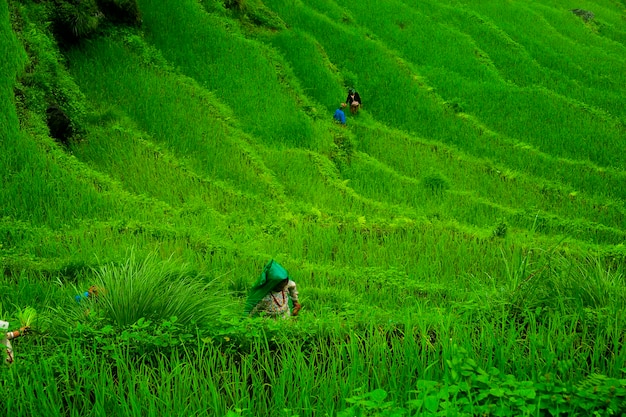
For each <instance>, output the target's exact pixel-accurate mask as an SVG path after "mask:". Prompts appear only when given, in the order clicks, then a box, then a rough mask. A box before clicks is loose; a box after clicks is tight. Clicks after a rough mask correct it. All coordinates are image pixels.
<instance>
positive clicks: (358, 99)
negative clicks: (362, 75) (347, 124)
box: [346, 91, 363, 106]
mask: <svg viewBox="0 0 626 417" xmlns="http://www.w3.org/2000/svg"><path fill="white" fill-rule="evenodd" d="M353 101H356V102H357V103H359V104H363V102H362V101H361V96H360V95H359V93H357V92H356V91H355V92H354V94H350V93H348V97H347V98H346V103H347V104H348V106H351V105H352V102H353Z"/></svg>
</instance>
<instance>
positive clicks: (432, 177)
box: [422, 172, 450, 193]
mask: <svg viewBox="0 0 626 417" xmlns="http://www.w3.org/2000/svg"><path fill="white" fill-rule="evenodd" d="M422 186H423V187H424V188H426V189H428V190H430V191H432V192H434V193H439V192H443V191H445V190H447V189H449V188H450V182H449V181H448V179H447V178H446V177H444V176H443V175H442V174H440V173H438V172H433V173H430V174H428V175H426V176H424V177H423V178H422Z"/></svg>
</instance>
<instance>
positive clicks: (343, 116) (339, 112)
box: [333, 103, 346, 125]
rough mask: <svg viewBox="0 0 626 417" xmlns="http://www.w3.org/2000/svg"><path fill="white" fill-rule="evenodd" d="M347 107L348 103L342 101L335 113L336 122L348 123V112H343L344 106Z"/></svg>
mask: <svg viewBox="0 0 626 417" xmlns="http://www.w3.org/2000/svg"><path fill="white" fill-rule="evenodd" d="M344 107H346V103H341V104H340V105H339V108H338V109H337V110H335V114H334V115H333V119H335V121H336V122H338V123H341V124H342V125H345V124H346V114H345V113H344V112H343V110H342V109H343V108H344Z"/></svg>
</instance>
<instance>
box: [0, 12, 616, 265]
mask: <svg viewBox="0 0 626 417" xmlns="http://www.w3.org/2000/svg"><path fill="white" fill-rule="evenodd" d="M37 7H40V6H36V5H35V4H30V5H28V3H27V4H26V5H24V6H17V5H14V6H12V9H13V10H12V12H13V13H14V15H15V16H14V20H13V25H14V30H17V31H18V32H17V33H18V35H19V36H20V38H21V40H22V43H23V44H24V46H25V47H26V49H27V50H29V51H30V52H29V54H30V61H29V62H28V64H26V65H27V66H26V68H25V69H22V70H20V69H19V68H20V65H19V64H18V65H13V66H12V67H11V68H7V70H6V71H3V73H5V74H9V77H7V79H6V80H5V84H4V85H5V87H3V91H4V93H3V94H5V99H4V103H5V104H4V106H5V108H6V109H7V112H6V113H5V112H3V114H9V115H10V114H15V110H14V109H15V107H14V106H15V105H14V104H11V103H12V102H14V101H13V100H11V99H10V97H9V96H8V95H9V94H10V91H11V83H12V81H11V80H18V81H19V83H20V84H19V85H20V86H22V87H23V88H21V87H20V88H21V89H17V90H14V91H19V92H20V95H19V96H17V97H18V99H19V100H18V101H17V104H18V107H17V108H18V113H19V114H20V117H21V119H22V125H21V126H22V127H21V128H20V127H19V126H18V125H17V120H16V119H15V118H13V119H11V120H9V121H7V124H6V125H7V128H6V129H3V130H5V131H6V132H8V135H7V139H9V142H8V143H7V145H9V147H8V148H6V149H7V151H8V152H5V155H11V156H12V157H13V158H15V159H17V158H28V160H29V162H28V163H26V164H25V163H24V162H21V163H19V165H20V166H22V167H24V166H28V168H19V169H17V170H16V169H15V168H11V166H12V165H11V162H6V163H5V164H4V165H5V167H8V168H7V169H6V170H5V172H11V173H12V174H11V175H10V176H9V177H8V178H7V177H6V176H5V183H6V184H7V186H5V187H4V190H5V191H6V194H5V198H4V199H3V204H2V207H3V209H2V210H3V213H2V216H3V218H4V223H5V225H7V226H6V228H8V229H12V228H13V227H12V226H10V225H11V224H13V222H18V224H21V225H22V227H24V228H26V229H28V230H31V229H32V231H33V232H32V233H30V234H28V233H27V234H26V235H25V236H22V237H19V236H17V237H10V240H11V245H10V246H11V247H10V248H9V247H7V245H6V244H5V246H4V247H3V251H4V252H5V254H4V256H8V255H10V256H9V260H10V259H16V258H19V257H21V256H26V257H28V256H30V257H32V258H33V259H39V258H42V259H44V258H45V259H50V258H52V259H53V260H55V262H57V265H62V264H64V263H66V262H69V260H68V259H69V258H71V257H75V256H76V255H75V254H76V248H74V247H72V245H69V246H68V247H67V248H65V250H58V248H56V246H55V248H54V249H52V248H51V249H49V250H48V252H54V255H52V256H50V255H47V254H45V252H46V250H44V249H43V248H44V247H45V246H46V245H45V244H43V246H42V243H43V242H39V241H38V240H39V239H42V240H48V237H49V236H50V235H54V236H57V238H58V239H62V236H66V235H74V234H76V235H78V236H83V235H84V234H86V233H89V232H87V230H90V229H92V228H95V230H98V231H99V232H98V233H105V235H106V234H108V233H112V234H113V235H114V238H116V239H117V238H119V237H117V236H116V235H117V234H118V233H117V232H116V231H115V229H116V227H113V226H112V225H111V224H117V223H123V224H127V223H133V224H136V225H137V226H136V227H138V228H139V229H140V230H141V229H152V228H155V229H161V228H164V227H165V225H171V230H170V231H168V232H167V233H166V232H163V234H165V235H168V234H169V233H170V232H171V236H172V237H173V238H174V237H175V236H177V235H178V234H179V233H182V234H185V235H186V234H193V235H204V236H211V238H210V239H213V238H212V236H215V239H216V244H219V245H226V246H230V245H232V244H233V243H234V242H237V243H236V246H237V247H239V248H240V250H241V251H242V252H243V253H245V254H246V256H247V257H250V258H260V259H264V258H266V257H268V256H275V255H277V254H282V256H285V257H288V258H290V259H293V261H294V262H297V263H309V262H310V263H312V264H315V263H318V262H321V263H324V262H326V261H327V260H332V261H333V262H337V261H338V259H337V257H336V256H334V257H333V259H329V253H333V252H335V251H333V250H332V248H333V247H336V246H339V247H345V248H346V250H345V251H346V252H347V253H351V252H353V251H354V252H364V251H365V249H364V248H362V247H361V248H360V249H357V248H359V247H360V246H361V245H362V244H361V243H359V242H351V241H349V240H346V239H344V238H342V237H339V236H341V235H342V234H344V233H345V230H346V227H347V230H351V231H353V232H350V233H355V234H357V235H361V234H363V233H365V234H371V233H374V231H376V230H382V231H384V232H381V233H383V234H385V235H387V234H389V235H390V236H396V235H398V234H401V235H402V236H404V234H405V233H407V231H408V232H409V233H411V234H413V233H414V234H415V235H416V236H420V235H421V234H422V233H423V232H422V231H423V229H424V228H426V229H431V228H434V229H436V230H438V231H439V234H440V236H442V237H441V238H442V239H450V240H452V241H458V242H459V243H458V244H460V245H462V246H463V247H471V246H474V245H479V246H480V248H481V249H480V250H478V249H477V251H478V252H487V253H488V252H489V251H490V249H489V248H491V247H493V248H497V247H499V246H501V245H502V244H503V242H502V241H501V240H500V239H501V238H502V237H505V238H506V240H507V241H509V242H511V244H514V245H520V246H522V247H533V246H538V247H552V246H554V245H557V244H558V243H559V242H561V241H563V239H565V241H566V242H567V244H566V245H567V247H569V248H571V249H572V250H574V251H575V252H581V251H582V253H584V252H586V251H591V250H596V249H598V248H600V249H601V250H602V251H607V252H609V253H611V254H613V253H614V252H615V253H621V252H622V249H621V244H622V242H623V241H624V236H625V233H626V221H625V215H624V213H625V208H624V204H623V198H624V192H625V191H624V187H623V186H622V184H623V181H624V179H625V166H626V165H625V162H624V159H623V158H624V156H623V152H621V150H622V149H623V146H624V120H625V117H626V116H625V115H624V106H623V105H622V104H623V98H624V96H626V94H625V92H624V88H625V87H624V86H625V85H626V83H624V82H622V81H624V80H620V77H624V74H626V60H625V58H624V57H625V56H626V53H625V52H626V46H625V44H624V32H623V31H620V29H619V22H620V19H621V18H622V17H623V11H621V10H619V9H618V8H616V7H615V5H614V4H613V3H611V2H607V4H604V3H602V2H596V3H591V4H590V7H589V8H590V9H594V12H595V18H594V19H593V20H591V21H589V22H585V21H584V20H583V19H581V18H580V17H578V16H576V15H575V14H574V13H572V12H571V11H570V9H572V8H574V7H573V6H572V7H570V8H568V7H565V5H563V4H546V3H545V2H542V3H541V4H539V3H530V4H526V5H523V6H522V5H519V6H515V7H514V6H511V10H510V11H503V10H502V9H500V8H494V7H489V3H484V4H482V5H480V6H473V5H470V4H456V3H455V5H452V4H446V3H445V2H444V3H442V2H426V3H423V2H422V3H420V4H419V5H415V4H411V3H408V2H407V3H403V2H401V1H397V2H386V3H385V4H384V5H368V4H366V3H359V4H353V5H338V4H336V3H332V2H315V1H312V2H307V3H304V2H297V3H293V2H281V1H278V0H276V1H274V0H272V1H266V2H265V3H264V4H261V3H251V4H250V5H248V6H246V7H247V8H246V9H244V10H243V11H237V10H235V11H233V10H228V9H225V8H223V7H222V6H221V3H215V2H211V1H206V2H203V3H202V4H200V3H198V2H196V1H192V0H188V1H183V2H172V3H171V4H170V3H168V2H158V4H156V3H152V2H150V1H147V0H146V1H140V2H139V7H140V10H141V16H142V19H143V20H142V26H141V29H140V30H134V29H130V28H129V29H124V30H121V31H120V30H114V31H109V32H108V33H107V34H104V35H99V36H93V37H91V38H90V39H87V40H85V41H84V42H81V43H80V44H79V45H77V46H73V47H71V48H69V49H64V52H63V55H61V54H60V53H59V52H58V50H57V49H56V47H55V46H54V38H52V37H51V35H50V34H49V33H47V32H46V31H45V30H44V29H43V27H42V26H41V25H42V23H43V22H41V21H38V19H41V16H42V15H43V13H41V11H39V12H38V11H37V10H38V9H37ZM372 11H374V12H372ZM509 13H510V16H515V18H509ZM4 22H5V25H6V24H8V22H7V16H5V19H4ZM524 25H526V26H524ZM531 25H532V30H525V28H528V27H530V26H531ZM26 27H29V28H31V30H32V31H33V32H31V33H29V34H27V33H26V31H25V30H24V29H25V28H26ZM5 33H6V34H11V33H13V32H12V31H9V30H8V29H6V28H5ZM33 33H35V34H33ZM11 36H12V35H11ZM8 46H10V48H11V49H9V50H11V51H13V52H11V56H12V57H13V56H20V55H21V56H23V55H24V52H23V49H22V48H23V47H20V46H18V45H16V44H15V43H14V42H13V43H9V44H8ZM55 51H56V52H55ZM46 60H48V62H46ZM7 62H12V61H11V60H7ZM23 65H24V64H23V63H22V67H23ZM46 65H47V68H46ZM51 68H52V70H53V73H52V75H51V74H50V69H51ZM46 71H47V72H48V73H47V72H46ZM10 74H14V75H13V76H10ZM38 74H44V75H38ZM38 76H39V77H41V78H46V77H48V78H49V79H46V80H43V81H40V80H38V79H37V77H38ZM46 83H47V84H46ZM50 84H52V87H50ZM46 85H47V87H45V86H46ZM42 86H44V87H42ZM348 86H354V87H357V89H358V90H359V92H360V93H361V95H362V97H363V98H364V106H363V109H362V111H361V112H360V113H359V114H358V115H357V116H356V117H350V116H348V126H347V127H346V128H343V129H342V128H340V127H338V126H336V125H333V124H332V122H331V116H332V112H333V111H334V109H335V108H336V107H337V106H338V104H339V102H341V101H343V100H344V96H345V91H346V90H345V89H346V87H348ZM45 88H48V89H49V91H43V92H41V90H44V89H45ZM37 89H39V91H40V93H39V94H40V96H37V94H36V93H35V92H33V91H35V90H37ZM28 94H32V95H33V97H28ZM41 94H45V95H46V96H47V97H45V99H44V102H41V100H40V101H39V102H37V101H36V100H37V98H39V99H41ZM59 96H63V97H61V100H59V98H58V97H59ZM63 101H65V102H63ZM14 103H15V102H14ZM53 106H61V107H62V108H63V107H65V109H66V110H67V109H68V108H70V107H72V106H73V107H74V109H75V112H74V113H75V114H77V115H78V116H74V119H73V120H72V123H75V122H76V121H77V120H78V121H79V122H80V129H77V130H80V132H78V133H76V135H75V137H74V139H72V141H71V143H69V144H68V145H67V146H66V147H64V146H59V145H58V144H57V143H55V142H54V141H53V140H51V139H50V138H49V137H48V134H49V130H48V129H49V126H46V125H45V124H44V122H45V121H46V119H45V117H43V115H44V112H45V109H46V108H47V109H48V111H49V110H50V108H51V107H53ZM76 109H77V110H76ZM68 113H71V111H68ZM79 116H80V117H79ZM18 132H19V133H18ZM18 137H21V138H23V139H22V141H20V143H22V145H20V146H16V147H11V145H10V143H11V140H13V141H15V139H16V138H18ZM19 155H22V156H19ZM14 164H15V163H14ZM14 171H15V172H14ZM13 172H14V173H13ZM25 178H27V179H25ZM311 220H314V221H311ZM320 223H321V224H320ZM148 225H150V226H148ZM398 225H400V226H398ZM122 229H123V227H122ZM105 231H106V232H105ZM8 233H9V234H11V232H10V231H9V232H8ZM312 233H313V234H314V235H315V234H317V233H320V234H322V235H324V234H325V235H328V242H326V243H317V244H314V245H315V246H318V247H317V248H316V250H314V251H310V250H309V251H306V252H302V249H301V248H302V247H304V246H305V244H304V241H308V240H311V239H312V238H311V234H312ZM156 234H157V235H158V234H159V233H156ZM333 235H337V236H338V238H339V239H340V240H341V244H339V242H334V243H333V242H332V241H333V238H332V237H331V236H333ZM38 236H41V238H38ZM446 236H449V237H448V238H446ZM490 236H492V237H491V238H490ZM493 236H500V237H496V238H493ZM279 237H280V238H279ZM32 239H35V241H36V242H37V243H33V241H32ZM101 239H103V240H108V239H109V238H108V237H106V238H105V237H102V238H101ZM147 239H148V240H149V241H153V243H152V244H157V243H158V242H159V239H152V238H147ZM81 240H82V238H79V237H76V240H75V242H76V244H78V245H84V243H81ZM123 240H125V239H123ZM133 240H134V239H129V240H128V241H127V243H121V242H120V246H122V247H123V246H126V245H130V244H134V243H133ZM398 240H403V239H400V238H398ZM477 242H478V243H477ZM49 244H50V245H55V244H54V243H49ZM146 244H148V243H147V242H146ZM152 244H148V246H150V245H152ZM404 244H405V245H406V248H404V249H400V248H398V250H399V254H401V255H400V256H397V257H395V256H394V257H395V258H397V259H403V265H402V266H403V268H407V269H410V268H411V267H410V266H409V265H410V264H411V261H409V260H406V258H410V256H408V254H409V253H415V252H416V250H418V247H416V246H415V244H416V242H412V243H409V242H405V243H404ZM90 245H91V246H92V247H93V248H94V249H93V252H94V253H100V256H102V253H101V252H104V253H107V252H109V251H111V250H112V249H107V246H110V245H108V244H104V243H103V241H98V239H97V238H96V240H95V242H90ZM308 245H310V243H308V244H306V246H308ZM433 246H436V245H433V242H428V243H426V244H425V248H419V252H420V253H424V252H425V253H429V255H428V257H431V256H432V257H434V258H437V257H438V256H439V255H438V254H437V253H436V252H435V253H432V251H433V250H432V249H428V247H431V248H432V247H433ZM455 246H456V244H455V245H453V248H454V249H452V250H448V251H446V252H447V253H448V255H446V257H448V256H450V255H449V253H450V252H455V251H459V250H460V251H463V249H458V248H455ZM34 247H36V248H38V249H37V251H33V248H34ZM383 247H384V245H383ZM29 248H30V249H29ZM9 249H11V250H10V252H7V251H8V250H9ZM120 249H121V248H120V247H117V246H116V248H115V249H114V250H113V252H117V253H119V251H120ZM405 251H406V252H405ZM496 252H497V249H496ZM111 256H114V255H113V254H111ZM79 257H80V258H82V259H81V261H82V262H85V263H90V262H91V261H90V260H89V259H90V255H89V254H82V255H81V256H79ZM83 257H84V258H83ZM496 257H497V255H496ZM373 258H374V259H377V258H376V257H375V256H374V257H373ZM52 259H50V260H52ZM488 259H489V257H483V259H482V260H481V261H482V262H485V267H484V269H491V268H493V267H494V265H493V262H497V261H494V260H488ZM75 261H76V260H74V261H72V262H75ZM448 261H452V263H454V262H457V261H456V260H452V259H448V258H446V263H448ZM377 262H379V260H377ZM18 263H19V262H18ZM44 263H45V262H44ZM341 263H343V264H346V265H351V266H352V267H358V266H367V262H365V263H363V262H362V261H355V260H354V259H353V258H352V256H351V255H346V256H345V259H344V260H343V261H342V262H341ZM455 269H457V270H458V269H460V270H463V268H462V267H461V268H459V267H458V266H457V268H455Z"/></svg>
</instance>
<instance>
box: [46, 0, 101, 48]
mask: <svg viewBox="0 0 626 417" xmlns="http://www.w3.org/2000/svg"><path fill="white" fill-rule="evenodd" d="M103 18H104V15H103V14H102V12H101V11H100V9H99V8H98V5H97V4H96V2H95V0H83V1H80V2H76V4H74V2H68V1H64V0H55V2H54V12H53V14H52V31H53V33H54V35H55V37H56V38H57V41H58V42H59V43H60V44H61V45H64V46H68V45H71V44H75V43H78V42H79V41H80V40H82V39H84V38H87V37H89V36H91V35H92V34H93V33H95V32H96V30H97V29H98V27H99V25H100V22H101V21H102V19H103Z"/></svg>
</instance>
